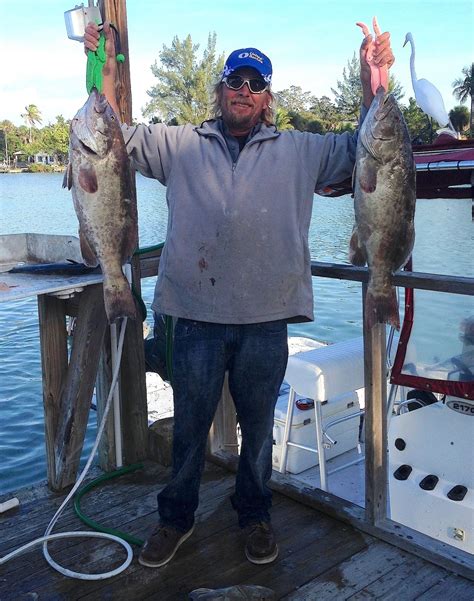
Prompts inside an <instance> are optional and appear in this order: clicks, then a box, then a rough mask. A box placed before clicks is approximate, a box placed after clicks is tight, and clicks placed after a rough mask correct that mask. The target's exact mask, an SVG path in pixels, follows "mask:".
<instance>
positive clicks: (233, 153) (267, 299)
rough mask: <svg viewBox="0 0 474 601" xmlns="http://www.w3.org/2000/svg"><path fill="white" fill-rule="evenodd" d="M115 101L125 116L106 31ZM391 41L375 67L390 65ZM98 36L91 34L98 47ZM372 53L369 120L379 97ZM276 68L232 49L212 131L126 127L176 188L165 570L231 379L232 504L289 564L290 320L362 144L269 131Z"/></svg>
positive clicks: (169, 299) (266, 549)
mask: <svg viewBox="0 0 474 601" xmlns="http://www.w3.org/2000/svg"><path fill="white" fill-rule="evenodd" d="M104 32H105V35H106V39H107V55H108V60H107V64H106V67H105V69H104V93H105V94H106V96H107V97H108V99H109V102H110V103H111V104H112V106H113V107H114V108H115V109H116V111H117V113H118V110H117V108H116V107H117V104H116V99H115V86H114V81H115V60H114V55H115V52H114V48H113V37H112V36H111V35H110V28H109V27H108V25H107V24H106V25H105V26H104ZM389 38H390V36H389V34H388V33H385V34H382V35H381V36H379V38H378V40H377V42H376V46H375V50H374V59H375V61H376V62H377V63H378V64H379V65H380V66H383V65H386V64H387V65H389V66H390V65H391V64H392V63H393V55H392V52H391V49H390V41H389ZM97 40H98V30H97V26H96V25H93V24H90V25H88V27H87V30H86V47H87V48H90V49H95V48H96V46H97ZM367 41H368V40H365V41H364V43H363V44H362V47H361V80H362V86H363V102H364V106H365V108H363V113H364V114H365V112H366V110H367V108H368V107H369V106H370V103H371V101H372V98H373V94H372V92H371V89H370V69H369V66H368V64H367V62H366V60H365V48H366V45H367ZM271 78H272V65H271V62H270V59H269V58H268V57H267V56H265V55H264V54H263V53H262V52H260V51H259V50H257V49H256V48H245V49H240V50H236V51H234V52H232V53H231V54H230V56H229V58H228V59H227V61H226V64H225V68H224V71H223V74H222V76H221V79H220V81H219V83H218V84H217V86H216V107H217V114H218V115H219V117H218V118H217V119H214V120H210V121H206V122H204V123H203V124H202V125H200V126H194V125H183V126H178V127H167V126H165V125H163V124H157V125H151V126H148V127H147V126H144V125H141V126H138V127H128V126H126V125H124V126H123V134H124V138H125V142H126V145H127V149H128V152H129V155H130V157H131V161H132V164H133V166H134V167H135V168H136V169H137V170H139V171H140V172H141V173H142V174H143V175H145V176H147V177H152V178H156V179H158V180H159V181H160V182H161V183H162V184H164V185H165V186H167V203H168V207H169V220H168V232H167V238H166V244H165V248H164V251H163V254H162V257H161V261H160V270H159V276H158V280H157V285H156V291H155V298H154V302H153V305H152V306H153V309H154V311H155V312H156V313H161V314H166V315H171V316H173V318H174V319H175V320H176V325H175V329H174V348H173V391H174V442H173V472H172V478H171V481H170V482H169V483H168V485H167V486H166V487H165V488H164V489H163V490H162V491H161V492H160V493H159V495H158V512H159V516H160V522H159V524H158V526H157V528H156V529H155V530H154V532H153V533H152V534H151V536H150V537H149V538H148V540H147V542H146V543H145V545H144V547H143V549H142V551H141V554H140V557H139V562H140V563H141V564H143V565H145V566H149V567H159V566H162V565H165V564H166V563H167V562H168V561H170V559H171V558H172V557H173V556H174V554H175V552H176V550H177V549H178V547H179V546H180V544H182V543H183V542H184V541H185V540H186V539H187V538H188V537H189V536H190V535H191V534H192V531H193V527H194V512H195V510H196V508H197V506H198V495H199V485H200V479H201V473H202V469H203V466H204V455H205V446H206V439H207V435H208V432H209V428H210V426H211V423H212V420H213V416H214V413H215V410H216V407H217V404H218V401H219V398H220V394H221V390H222V385H223V381H224V375H225V372H226V371H228V373H229V387H230V391H231V394H232V397H233V400H234V403H235V407H236V411H237V417H238V421H239V424H240V428H241V432H242V447H241V454H240V459H239V468H238V473H237V478H236V487H235V493H234V495H233V496H232V499H231V501H232V505H233V507H234V509H235V510H236V511H237V514H238V519H239V525H240V526H241V527H242V528H244V529H245V531H246V535H247V538H246V545H245V554H246V556H247V558H248V559H249V561H251V562H253V563H257V564H263V563H269V562H271V561H273V560H274V559H275V558H276V557H277V555H278V546H277V543H276V540H275V535H274V532H273V530H272V527H271V523H270V514H269V509H270V506H271V492H270V490H269V488H268V487H267V482H268V480H269V478H270V476H271V470H272V429H273V412H274V408H275V403H276V400H277V397H278V391H279V388H280V385H281V383H282V380H283V376H284V373H285V369H286V364H287V358H288V346H287V323H288V322H298V321H308V320H312V319H313V296H312V280H311V268H310V256H309V249H308V230H309V224H310V219H311V211H312V199H313V194H314V190H315V189H318V188H322V187H324V186H325V185H327V184H330V183H335V182H340V181H342V180H344V179H345V178H347V177H348V176H350V175H351V173H352V169H353V165H354V159H355V150H356V142H357V137H356V136H355V135H351V134H349V133H344V134H341V135H334V134H327V135H325V136H319V135H315V134H311V133H307V132H304V133H303V132H298V131H285V132H279V131H277V129H276V128H275V127H274V126H273V125H271V120H272V108H271V107H272V101H273V96H272V93H271V90H270V84H271Z"/></svg>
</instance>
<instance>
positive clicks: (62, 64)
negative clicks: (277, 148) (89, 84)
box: [0, 0, 474, 125]
mask: <svg viewBox="0 0 474 601" xmlns="http://www.w3.org/2000/svg"><path fill="white" fill-rule="evenodd" d="M76 3H77V0H75V2H72V0H71V2H70V3H69V2H68V1H67V0H43V1H42V2H37V1H35V2H33V0H21V1H18V2H16V1H15V0H0V23H1V24H2V30H1V33H0V56H1V57H2V60H1V66H0V121H2V120H3V119H9V120H10V121H12V122H13V123H14V124H15V125H22V124H24V121H23V120H22V118H21V113H24V112H25V110H24V109H25V106H26V105H28V104H35V105H36V106H37V107H38V109H39V110H40V112H41V114H42V117H43V123H42V125H47V124H48V123H54V122H55V120H56V117H57V116H58V115H62V116H63V117H65V118H66V119H70V118H72V117H73V116H74V114H75V113H76V112H77V110H78V109H79V108H80V107H81V106H82V104H84V102H85V100H86V98H87V94H86V90H85V69H86V57H85V54H84V52H83V47H82V44H80V43H79V42H75V41H72V40H69V39H68V37H67V35H66V28H65V24H64V12H65V11H67V10H69V9H71V8H74V7H75V6H76ZM374 15H376V16H377V18H378V21H379V24H380V27H381V29H382V31H390V34H391V42H392V49H393V52H394V55H395V64H394V66H393V67H392V70H391V73H392V74H393V75H394V76H395V77H396V79H397V81H398V82H399V83H400V84H401V85H402V87H403V89H404V91H405V97H404V98H403V99H402V102H403V103H404V104H408V98H409V97H410V96H414V93H413V88H412V85H411V79H410V48H409V45H407V46H405V48H403V42H404V40H405V34H406V33H407V32H408V31H411V32H412V34H413V37H414V40H415V43H416V71H417V76H418V77H419V78H426V79H428V80H430V81H431V82H432V83H433V84H434V85H435V86H436V87H437V88H438V89H439V90H440V92H441V94H442V96H443V98H444V102H445V105H446V108H447V110H448V111H449V110H451V109H452V108H453V107H454V106H456V105H457V104H459V103H458V101H456V99H455V98H454V96H453V95H452V82H453V81H454V80H455V79H456V78H459V77H461V75H462V73H461V70H462V68H463V67H466V66H468V65H470V63H471V62H472V61H473V59H474V33H473V32H474V0H449V1H448V0H443V1H441V0H396V1H392V0H378V1H377V2H374V1H365V0H360V1H358V2H355V1H353V0H351V1H346V0H339V1H337V2H335V1H331V0H292V2H291V3H290V2H288V0H285V1H282V0H272V1H271V2H270V1H269V0H259V2H255V1H254V0H220V1H209V0H173V1H168V0H128V2H127V16H128V29H129V50H130V56H129V57H128V59H129V62H130V70H131V81H132V107H133V108H132V110H133V116H134V118H135V119H136V120H137V121H143V120H144V119H143V116H142V114H141V109H142V108H143V107H144V106H145V104H146V103H147V101H148V100H149V97H148V96H147V93H146V91H147V90H148V89H150V88H151V87H152V86H153V85H155V83H156V81H157V80H156V79H155V78H154V77H153V75H152V73H151V70H150V66H151V65H152V64H153V63H154V62H155V60H159V52H160V51H161V49H162V48H163V45H166V46H170V45H171V42H172V40H173V37H174V36H178V38H179V39H183V38H185V37H186V36H187V35H188V34H191V37H192V39H193V42H194V43H199V44H200V49H201V50H202V49H203V48H204V47H205V46H206V43H207V38H208V35H209V33H210V32H216V34H217V50H218V52H219V54H220V53H224V54H225V55H226V56H227V55H228V54H229V53H230V52H231V51H232V50H234V49H236V48H243V47H256V48H259V49H260V50H261V51H262V52H264V53H265V54H267V55H268V56H269V57H270V59H271V61H272V63H273V72H274V75H273V89H274V91H278V90H281V89H284V88H287V87H289V86H291V85H296V86H300V87H301V88H302V89H303V91H309V92H311V93H312V94H313V95H315V96H317V97H321V96H323V95H326V96H329V97H330V98H331V99H332V98H333V95H332V92H331V88H336V85H337V81H338V80H341V79H342V71H343V69H344V67H346V66H347V62H348V61H349V60H350V59H351V58H352V56H353V53H354V52H358V50H359V46H360V43H361V40H362V32H361V30H360V28H359V27H356V25H355V22H356V21H362V22H365V23H367V24H369V25H370V23H371V20H372V17H373V16H374ZM465 106H467V107H468V108H469V106H468V105H465Z"/></svg>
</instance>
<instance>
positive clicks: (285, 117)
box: [275, 106, 293, 131]
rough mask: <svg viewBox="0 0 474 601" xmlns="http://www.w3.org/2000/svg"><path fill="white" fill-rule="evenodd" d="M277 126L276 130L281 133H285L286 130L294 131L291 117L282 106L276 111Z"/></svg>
mask: <svg viewBox="0 0 474 601" xmlns="http://www.w3.org/2000/svg"><path fill="white" fill-rule="evenodd" d="M275 125H276V128H277V129H279V130H280V131H283V130H285V129H293V125H292V124H291V119H290V115H289V114H288V111H287V110H286V109H284V108H283V107H282V106H279V107H278V108H277V110H276V111H275Z"/></svg>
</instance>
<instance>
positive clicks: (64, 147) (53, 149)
mask: <svg viewBox="0 0 474 601" xmlns="http://www.w3.org/2000/svg"><path fill="white" fill-rule="evenodd" d="M40 133H41V136H40V139H39V145H40V150H41V151H42V152H47V153H48V154H51V155H53V156H54V155H55V156H57V157H58V159H59V161H60V162H61V163H64V162H65V161H66V157H67V155H68V150H69V122H68V121H66V120H65V119H64V117H63V116H62V115H59V116H57V117H56V123H53V124H49V125H47V126H46V127H43V129H42V130H40Z"/></svg>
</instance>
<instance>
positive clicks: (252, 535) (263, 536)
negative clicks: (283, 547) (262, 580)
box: [245, 522, 278, 564]
mask: <svg viewBox="0 0 474 601" xmlns="http://www.w3.org/2000/svg"><path fill="white" fill-rule="evenodd" d="M245 533H246V535H247V541H246V543H245V555H246V557H247V559H248V560H249V561H251V562H252V563H258V564H260V563H271V562H272V561H274V560H275V559H276V558H277V556H278V545H277V544H276V540H275V533H274V532H273V528H272V526H271V524H270V522H258V524H250V526H247V527H246V528H245Z"/></svg>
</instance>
